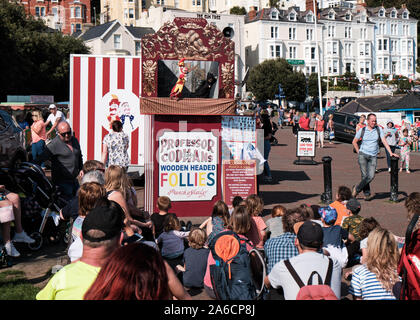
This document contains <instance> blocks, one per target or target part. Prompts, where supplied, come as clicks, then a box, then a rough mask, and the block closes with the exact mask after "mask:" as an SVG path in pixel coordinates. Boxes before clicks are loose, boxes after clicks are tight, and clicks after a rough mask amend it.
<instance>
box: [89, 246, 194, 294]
mask: <svg viewBox="0 0 420 320" xmlns="http://www.w3.org/2000/svg"><path fill="white" fill-rule="evenodd" d="M172 296H175V297H176V298H177V299H181V300H185V299H191V297H190V296H189V295H188V293H187V292H186V291H185V289H184V288H183V287H182V285H181V283H180V282H179V280H178V279H177V278H176V276H175V274H174V272H173V271H172V270H171V268H170V267H169V266H168V265H167V264H166V263H165V262H164V260H163V258H162V256H161V255H160V254H159V252H158V251H156V250H155V249H154V248H152V247H150V246H148V245H145V244H142V243H131V244H128V245H125V246H122V247H121V248H118V249H117V250H115V251H114V252H113V253H112V254H111V256H110V257H109V259H108V260H107V262H106V263H105V265H104V266H103V267H102V268H101V271H100V272H99V273H98V276H97V278H96V280H95V282H94V283H93V284H92V286H91V287H90V288H89V290H88V291H87V292H86V294H85V296H84V299H85V300H170V299H172Z"/></svg>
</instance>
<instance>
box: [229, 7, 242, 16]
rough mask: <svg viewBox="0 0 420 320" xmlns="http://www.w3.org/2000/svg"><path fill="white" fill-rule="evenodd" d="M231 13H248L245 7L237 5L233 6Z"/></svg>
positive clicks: (240, 14)
mask: <svg viewBox="0 0 420 320" xmlns="http://www.w3.org/2000/svg"><path fill="white" fill-rule="evenodd" d="M230 14H236V15H239V16H244V15H246V9H245V8H244V7H238V6H235V7H232V8H231V9H230Z"/></svg>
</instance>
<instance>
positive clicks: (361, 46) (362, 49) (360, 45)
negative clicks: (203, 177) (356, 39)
mask: <svg viewBox="0 0 420 320" xmlns="http://www.w3.org/2000/svg"><path fill="white" fill-rule="evenodd" d="M359 55H360V56H364V55H365V46H364V45H363V43H361V44H359Z"/></svg>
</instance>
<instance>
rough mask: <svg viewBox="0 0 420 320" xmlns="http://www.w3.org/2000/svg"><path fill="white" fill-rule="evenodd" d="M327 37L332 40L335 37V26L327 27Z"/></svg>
mask: <svg viewBox="0 0 420 320" xmlns="http://www.w3.org/2000/svg"><path fill="white" fill-rule="evenodd" d="M328 37H329V38H333V37H335V26H331V25H329V26H328Z"/></svg>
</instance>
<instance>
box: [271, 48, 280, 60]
mask: <svg viewBox="0 0 420 320" xmlns="http://www.w3.org/2000/svg"><path fill="white" fill-rule="evenodd" d="M280 56H281V48H280V45H271V46H270V57H271V58H279V57H280Z"/></svg>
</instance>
